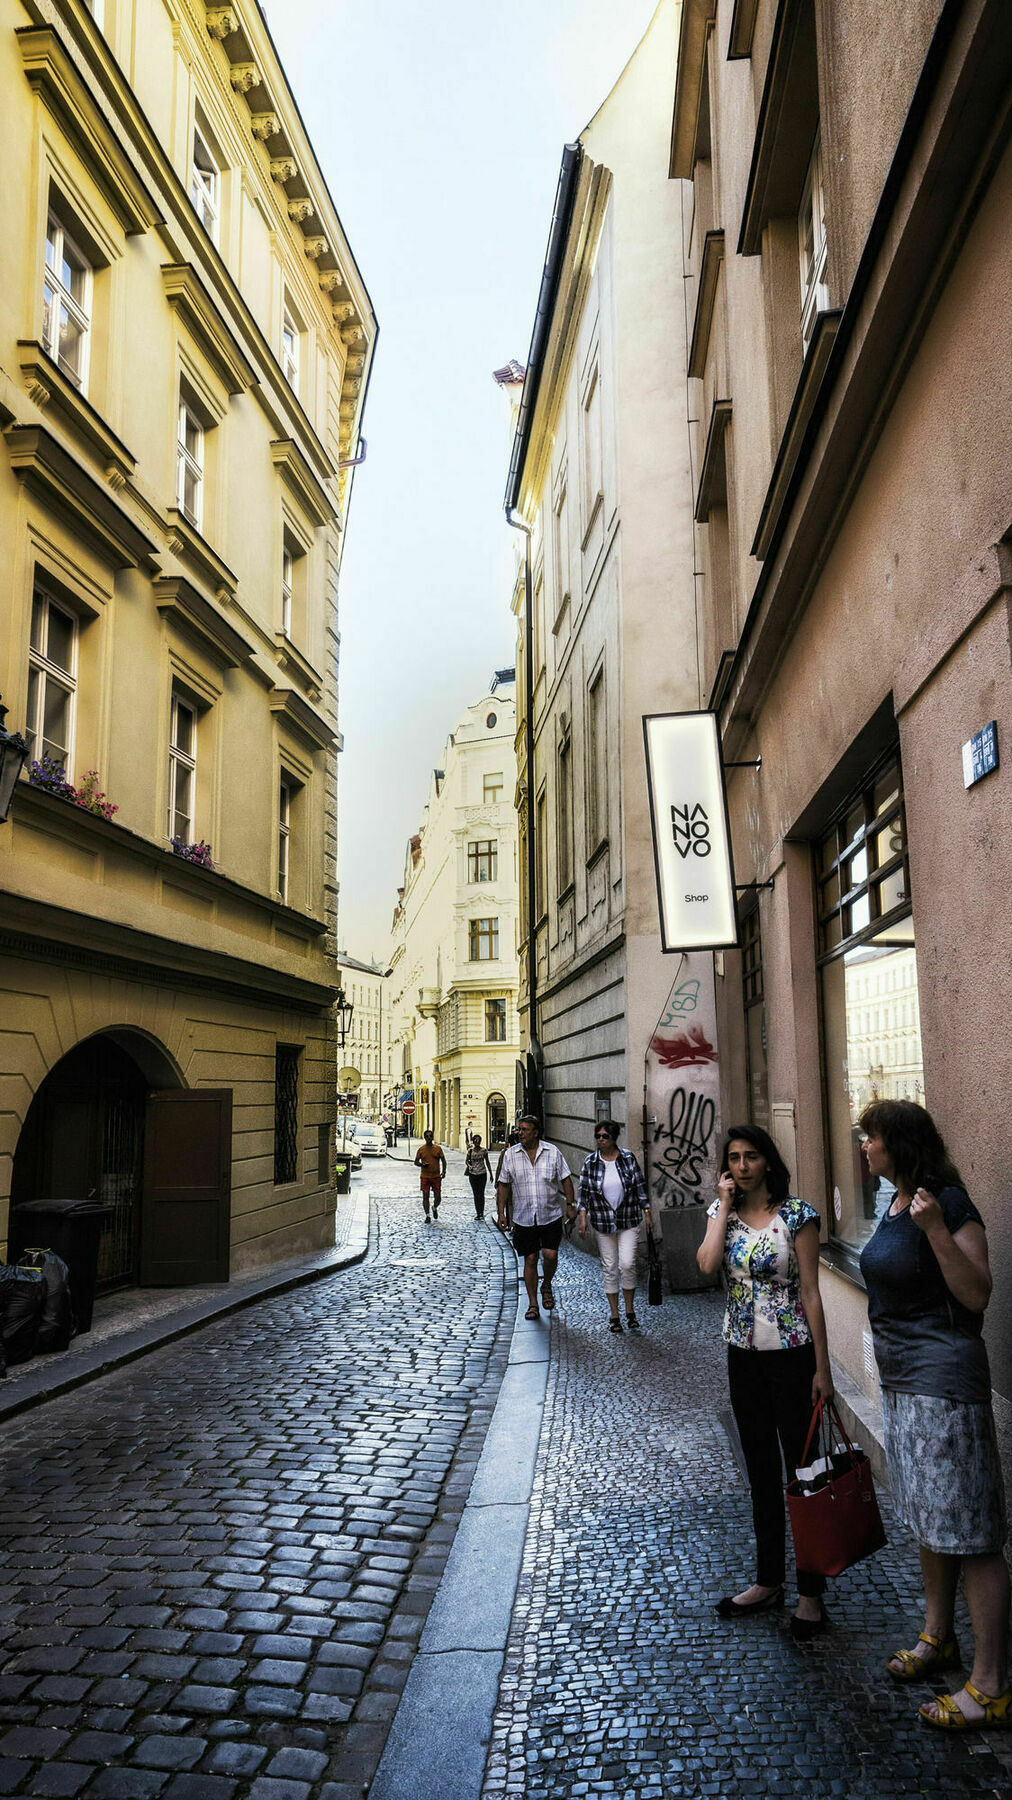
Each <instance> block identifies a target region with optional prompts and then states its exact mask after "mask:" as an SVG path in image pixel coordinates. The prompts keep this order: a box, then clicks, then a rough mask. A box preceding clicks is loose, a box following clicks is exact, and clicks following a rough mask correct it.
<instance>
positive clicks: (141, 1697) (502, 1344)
mask: <svg viewBox="0 0 1012 1800" xmlns="http://www.w3.org/2000/svg"><path fill="white" fill-rule="evenodd" d="M461 1161H462V1159H460V1158H455V1159H453V1162H454V1172H453V1174H452V1175H451V1178H450V1180H449V1182H448V1185H447V1190H446V1193H447V1198H446V1200H445V1202H444V1205H443V1208H442V1217H441V1220H440V1223H439V1225H438V1226H429V1227H425V1226H424V1225H423V1223H422V1216H421V1207H420V1204H419V1199H418V1193H417V1175H416V1172H415V1171H414V1170H413V1169H407V1168H404V1167H403V1166H399V1165H397V1164H394V1163H389V1162H387V1161H385V1160H384V1161H383V1162H377V1163H376V1164H374V1165H370V1166H368V1167H367V1169H366V1171H365V1172H364V1175H363V1177H361V1178H359V1179H364V1180H365V1181H367V1182H368V1183H369V1185H370V1187H371V1188H372V1190H373V1192H374V1193H375V1194H377V1195H378V1196H379V1197H380V1205H379V1209H378V1213H379V1223H378V1240H377V1245H376V1248H375V1249H374V1250H371V1252H370V1255H369V1257H368V1259H367V1260H366V1262H365V1263H364V1264H362V1265H361V1266H359V1267H357V1268H354V1269H348V1270H345V1271H344V1272H343V1273H340V1274H337V1275H335V1276H334V1277H333V1278H332V1279H327V1280H323V1281H320V1282H316V1283H314V1284H312V1285H311V1286H309V1287H304V1288H300V1289H298V1290H296V1291H295V1292H291V1293H288V1294H285V1295H279V1296H277V1297H275V1298H273V1299H269V1300H266V1301H264V1302H263V1303H261V1304H258V1305H256V1306H254V1307H252V1308H250V1309H249V1310H247V1311H243V1312H241V1313H239V1314H238V1315H235V1316H233V1317H231V1318H229V1319H227V1320H224V1321H222V1322H221V1323H220V1324H218V1325H214V1326H211V1327H208V1328H207V1329H206V1330H204V1331H201V1332H200V1333H199V1334H197V1335H196V1336H194V1337H190V1338H187V1339H185V1340H184V1341H182V1342H180V1343H177V1344H174V1345H172V1346H168V1347H166V1348H165V1349H163V1350H160V1351H157V1352H155V1353H153V1354H152V1355H150V1356H147V1357H145V1358H143V1359H142V1360H141V1361H139V1362H136V1363H133V1364H131V1365H130V1366H129V1367H128V1368H126V1369H123V1370H121V1371H119V1372H118V1373H116V1374H114V1375H110V1376H108V1377H106V1378H105V1379H103V1380H101V1381H98V1382H95V1383H93V1384H92V1385H90V1386H89V1387H87V1388H85V1389H82V1390H79V1391H78V1392H76V1393H74V1394H72V1395H69V1396H66V1397H65V1398H63V1399H58V1400H54V1401H52V1402H51V1403H49V1404H47V1405H46V1406H44V1407H41V1408H39V1409H38V1410H37V1411H35V1412H33V1413H31V1414H30V1415H27V1416H24V1417H21V1418H18V1419H17V1420H15V1421H14V1422H12V1423H11V1424H9V1425H8V1426H7V1427H6V1429H5V1432H4V1438H3V1449H2V1452H0V1458H2V1465H0V1483H2V1488H0V1495H2V1497H0V1796H5V1797H6V1796H13V1795H24V1794H32V1795H50V1796H59V1795H66V1796H76V1795H79V1794H83V1795H86V1796H87V1797H88V1800H92V1797H93V1796H94V1797H95V1800H99V1797H102V1800H151V1797H155V1796H159V1797H161V1800H245V1797H246V1796H249V1797H250V1800H351V1796H353V1795H354V1796H356V1800H358V1797H359V1796H361V1795H362V1793H363V1792H364V1791H365V1788H366V1787H367V1785H368V1782H369V1780H370V1779H371V1776H372V1773H373V1771H374V1769H375V1766H376V1764H377V1762H378V1760H379V1756H380V1753H381V1750H382V1747H383V1743H384V1741H385V1738H386V1733H387V1730H388V1727H389V1720H390V1718H391V1716H392V1714H393V1712H394V1710H395V1708H396V1704H397V1698H398V1695H399V1693H400V1690H401V1688H402V1686H403V1683H404V1681H405V1679H406V1675H407V1670H408V1667H409V1665H410V1660H411V1656H412V1650H413V1645H414V1643H415V1642H416V1640H417V1638H418V1636H419V1634H420V1631H421V1627H422V1624H423V1621H424V1616H425V1613H426V1612H427V1610H428V1606H429V1603H430V1600H431V1597H432V1594H433V1592H434V1590H435V1588H436V1586H437V1585H438V1581H439V1577H440V1574H441V1571H442V1567H443V1564H444V1562H445V1559H446V1555H447V1553H448V1549H449V1545H450V1542H451V1541H452V1537H453V1532H454V1528H455V1524H456V1520H457V1518H458V1517H459V1514H460V1511H461V1509H462V1507H463V1503H464V1500H465V1498H466V1494H467V1489H468V1487H469V1485H470V1481H471V1476H472V1473H473V1469H474V1465H475V1463H476V1461H477V1457H478V1455H479V1453H480V1450H481V1444H482V1441H483V1438H484V1433H485V1429H486V1426H487V1422H488V1418H489V1417H490V1415H491V1411H492V1408H493V1406H494V1403H495V1398H496V1394H497V1392H498V1388H499V1383H500V1379H501V1373H502V1368H503V1366H504V1364H505V1357H506V1354H507V1352H508V1333H509V1329H510V1328H511V1326H512V1322H513V1302H514V1299H515V1288H514V1287H513V1285H512V1282H513V1268H512V1256H511V1255H509V1252H508V1251H504V1247H503V1246H502V1244H501V1241H500V1240H499V1239H498V1238H497V1237H496V1236H495V1235H494V1234H493V1233H491V1232H489V1231H486V1230H484V1229H481V1228H478V1227H477V1226H476V1225H475V1223H474V1214H473V1207H472V1203H471V1197H470V1190H469V1189H468V1188H467V1187H466V1184H465V1182H464V1180H463V1178H462V1175H461V1174H460V1173H459V1170H458V1165H461ZM458 1196H459V1197H458ZM506 1268H508V1270H509V1274H510V1278H511V1279H510V1287H509V1298H508V1303H507V1305H506V1307H505V1310H504V1307H503V1298H504V1285H505V1284H504V1269H506ZM405 1800H409V1797H408V1796H405Z"/></svg>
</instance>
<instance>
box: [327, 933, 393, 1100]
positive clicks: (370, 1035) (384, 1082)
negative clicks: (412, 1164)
mask: <svg viewBox="0 0 1012 1800" xmlns="http://www.w3.org/2000/svg"><path fill="white" fill-rule="evenodd" d="M338 962H339V964H340V970H341V987H342V990H343V992H344V997H345V999H346V1000H348V1001H350V1002H351V1005H352V1007H353V1009H354V1010H353V1012H352V1015H351V1023H350V1024H349V1026H348V1028H347V1030H346V1032H345V1041H344V1043H343V1044H341V1043H340V1030H339V1041H338V1050H337V1063H338V1069H337V1097H338V1103H339V1105H341V1106H342V1107H346V1108H348V1109H349V1110H351V1111H354V1112H358V1113H360V1114H361V1115H362V1117H363V1118H368V1119H378V1118H379V1117H380V1116H381V1114H382V1115H385V1114H386V1113H387V1111H388V1109H389V1107H390V1103H391V1099H392V1095H391V1085H392V1082H393V1079H394V1069H393V1064H392V1062H391V1060H390V998H389V993H390V983H389V980H388V979H387V976H386V974H385V973H384V970H383V968H382V966H381V964H379V963H375V962H371V963H369V962H361V961H360V960H359V959H358V958H357V957H354V956H348V955H347V954H346V952H345V951H343V950H342V951H341V952H340V953H339V955H338Z"/></svg>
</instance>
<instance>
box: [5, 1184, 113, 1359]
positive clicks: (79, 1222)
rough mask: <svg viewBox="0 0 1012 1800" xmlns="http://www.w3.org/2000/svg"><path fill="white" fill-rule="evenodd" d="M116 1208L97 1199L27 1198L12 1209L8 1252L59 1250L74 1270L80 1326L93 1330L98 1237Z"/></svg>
mask: <svg viewBox="0 0 1012 1800" xmlns="http://www.w3.org/2000/svg"><path fill="white" fill-rule="evenodd" d="M113 1210H114V1209H113V1208H112V1207H111V1206H104V1205H102V1203H101V1202H100V1201H97V1200H27V1201H26V1202H25V1203H24V1205H23V1206H16V1207H15V1208H14V1210H13V1212H12V1213H11V1220H10V1227H9V1238H10V1245H9V1248H8V1256H9V1257H10V1260H11V1262H16V1261H17V1259H18V1257H19V1256H23V1255H24V1253H25V1251H26V1250H55V1252H56V1254H57V1256H62V1258H63V1260H64V1262H65V1263H66V1265H67V1268H68V1270H69V1271H70V1298H71V1303H72V1305H73V1308H74V1320H75V1323H76V1326H77V1330H78V1331H79V1332H81V1331H90V1330H91V1315H92V1312H93V1310H94V1306H95V1280H96V1277H97V1274H98V1240H99V1238H100V1237H101V1235H102V1227H103V1226H104V1225H105V1224H106V1223H107V1222H108V1220H109V1219H111V1218H112V1215H113Z"/></svg>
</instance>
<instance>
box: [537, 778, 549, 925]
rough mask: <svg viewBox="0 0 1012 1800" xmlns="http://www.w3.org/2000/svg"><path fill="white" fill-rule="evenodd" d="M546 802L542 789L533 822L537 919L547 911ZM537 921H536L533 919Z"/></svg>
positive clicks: (542, 916) (541, 917)
mask: <svg viewBox="0 0 1012 1800" xmlns="http://www.w3.org/2000/svg"><path fill="white" fill-rule="evenodd" d="M547 812H548V802H547V800H546V798H545V794H544V791H543V790H542V792H541V793H540V794H539V795H538V806H537V812H536V814H535V823H534V887H535V892H536V894H537V900H538V919H539V920H540V919H543V918H544V916H545V913H546V912H547V911H548V837H547ZM535 922H537V921H535Z"/></svg>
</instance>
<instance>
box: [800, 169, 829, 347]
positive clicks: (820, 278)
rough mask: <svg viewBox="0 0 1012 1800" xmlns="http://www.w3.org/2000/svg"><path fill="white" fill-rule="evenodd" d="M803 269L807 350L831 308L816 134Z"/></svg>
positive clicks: (805, 194) (804, 204)
mask: <svg viewBox="0 0 1012 1800" xmlns="http://www.w3.org/2000/svg"><path fill="white" fill-rule="evenodd" d="M798 258H799V262H800V267H801V341H802V343H803V345H804V347H805V349H806V350H807V349H808V345H809V343H810V341H811V337H812V332H813V331H814V330H815V321H816V319H817V318H818V316H819V314H820V312H825V311H826V309H827V308H828V306H829V290H828V288H827V286H826V207H825V196H824V192H823V186H822V143H821V139H820V137H819V136H818V134H816V139H815V147H814V149H813V151H812V159H811V162H810V163H809V165H808V173H807V175H806V176H805V185H804V187H803V189H802V192H801V205H800V207H799V209H798Z"/></svg>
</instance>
